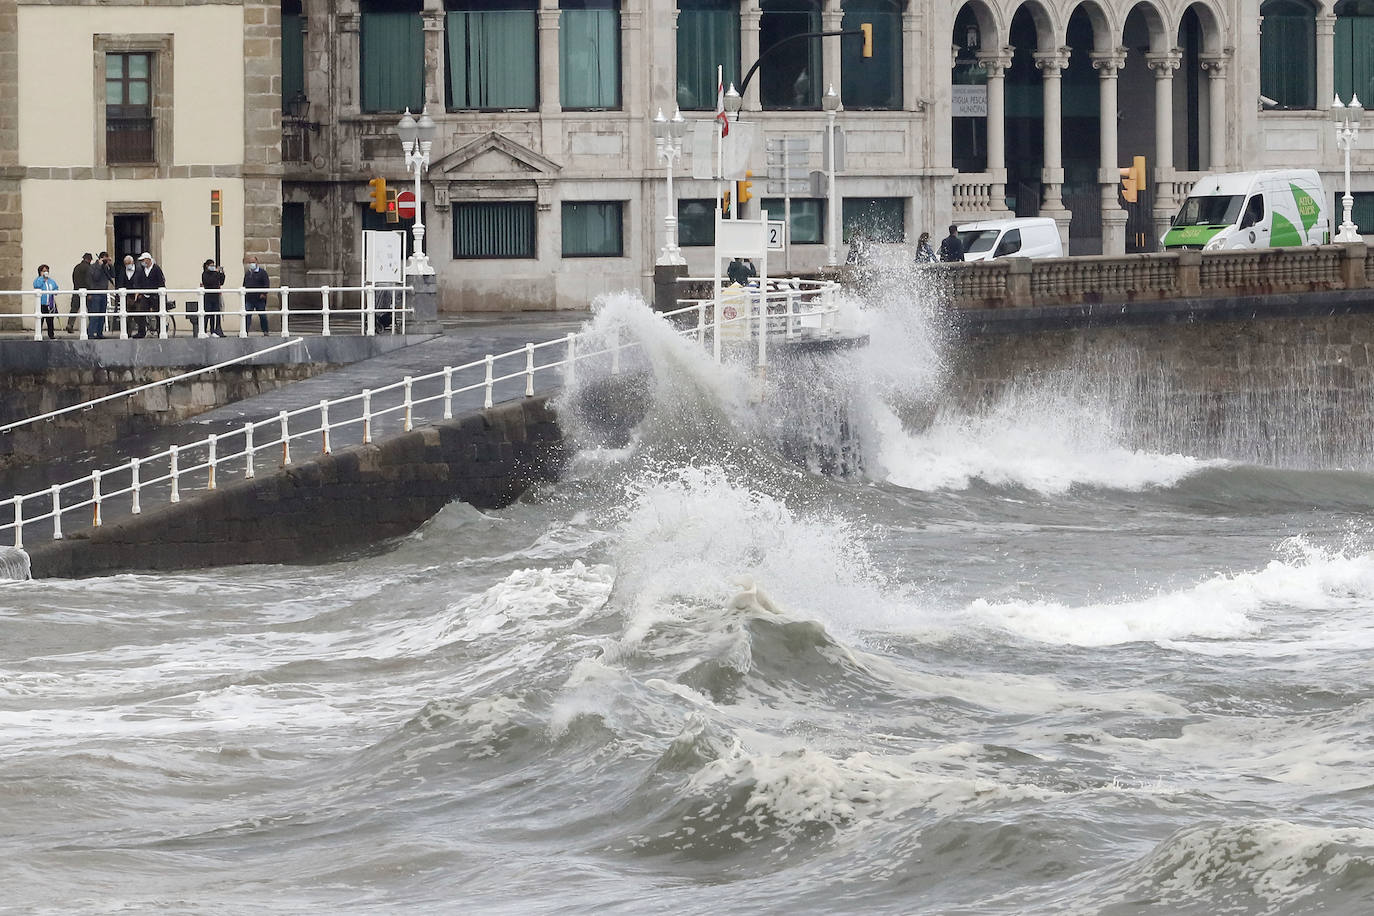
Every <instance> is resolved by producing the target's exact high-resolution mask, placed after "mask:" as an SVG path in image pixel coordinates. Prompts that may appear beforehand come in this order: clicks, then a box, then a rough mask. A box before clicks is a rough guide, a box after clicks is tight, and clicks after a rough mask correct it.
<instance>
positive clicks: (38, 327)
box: [19, 290, 57, 340]
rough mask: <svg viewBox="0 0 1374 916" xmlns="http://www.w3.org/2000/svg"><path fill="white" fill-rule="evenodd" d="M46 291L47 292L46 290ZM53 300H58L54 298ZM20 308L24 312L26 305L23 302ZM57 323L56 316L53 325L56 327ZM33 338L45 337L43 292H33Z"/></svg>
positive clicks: (40, 338)
mask: <svg viewBox="0 0 1374 916" xmlns="http://www.w3.org/2000/svg"><path fill="white" fill-rule="evenodd" d="M44 292H46V290H45V291H44ZM20 301H21V302H22V301H23V300H22V299H21V300H20ZM53 301H54V302H56V301H57V300H56V299H54V300H53ZM19 308H20V311H21V312H22V311H23V308H24V306H23V305H22V304H21V305H20V306H19ZM56 325H57V319H56V318H54V319H53V326H54V327H56ZM33 339H34V340H42V339H43V292H37V293H34V294H33Z"/></svg>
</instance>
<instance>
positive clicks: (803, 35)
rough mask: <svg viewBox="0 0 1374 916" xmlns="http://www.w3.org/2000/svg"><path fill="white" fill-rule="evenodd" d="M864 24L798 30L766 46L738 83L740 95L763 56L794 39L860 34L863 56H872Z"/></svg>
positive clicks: (869, 26)
mask: <svg viewBox="0 0 1374 916" xmlns="http://www.w3.org/2000/svg"><path fill="white" fill-rule="evenodd" d="M864 25H866V26H868V28H857V29H836V30H835V31H833V32H798V33H797V34H796V35H788V36H787V37H786V38H784V39H783V40H782V41H780V42H778V43H777V44H773V45H770V46H768V48H766V49H765V50H763V51H762V52H760V53H759V59H758V60H756V61H754V65H753V66H752V67H750V68H749V72H748V73H746V74H744V82H742V83H740V87H739V94H740V96H741V97H743V95H744V93H745V92H746V91H747V90H748V89H749V81H750V80H752V79H753V78H754V74H755V73H757V72H758V70H759V64H762V63H763V59H764V58H765V57H767V56H768V55H769V54H772V53H773V52H774V51H776V50H777V49H778V48H781V47H783V46H784V45H787V44H790V43H792V42H794V41H800V40H801V39H803V38H830V37H832V36H838V35H862V36H863V38H864V50H865V52H866V53H865V54H864V56H865V57H872V56H873V54H872V49H871V44H870V43H871V42H872V37H871V36H872V26H871V25H869V23H864ZM735 119H736V120H739V114H738V113H736V115H735Z"/></svg>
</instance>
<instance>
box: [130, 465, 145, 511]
mask: <svg viewBox="0 0 1374 916" xmlns="http://www.w3.org/2000/svg"><path fill="white" fill-rule="evenodd" d="M138 464H139V460H138V459H137V458H132V459H130V460H129V511H130V512H131V513H133V514H134V515H138V514H139V513H141V512H142V511H143V485H142V484H141V483H139V480H138Z"/></svg>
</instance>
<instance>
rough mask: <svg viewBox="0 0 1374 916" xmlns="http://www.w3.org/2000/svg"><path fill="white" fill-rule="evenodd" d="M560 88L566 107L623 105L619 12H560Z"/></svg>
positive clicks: (615, 106)
mask: <svg viewBox="0 0 1374 916" xmlns="http://www.w3.org/2000/svg"><path fill="white" fill-rule="evenodd" d="M558 89H559V101H560V104H561V105H562V106H563V107H564V108H619V107H620V13H619V11H617V10H606V9H600V10H585V9H580V10H573V9H568V10H563V11H562V13H560V14H559V17H558Z"/></svg>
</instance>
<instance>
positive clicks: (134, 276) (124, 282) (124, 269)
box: [110, 254, 142, 331]
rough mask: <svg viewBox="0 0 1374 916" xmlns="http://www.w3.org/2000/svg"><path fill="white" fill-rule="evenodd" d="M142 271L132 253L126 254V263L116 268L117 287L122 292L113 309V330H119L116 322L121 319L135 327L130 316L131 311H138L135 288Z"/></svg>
mask: <svg viewBox="0 0 1374 916" xmlns="http://www.w3.org/2000/svg"><path fill="white" fill-rule="evenodd" d="M141 271H142V268H141V267H139V266H138V265H137V264H135V263H134V256H133V255H131V254H126V255H125V256H124V264H123V265H122V266H120V267H116V268H115V289H118V290H120V294H119V300H118V304H117V305H116V306H115V308H114V309H113V311H114V312H115V314H114V316H113V317H112V318H111V319H110V322H111V325H110V329H111V330H114V331H117V330H119V327H118V325H117V324H115V322H118V321H121V320H123V321H124V322H125V327H126V328H130V329H131V328H132V327H133V324H132V323H131V319H130V318H129V312H136V311H138V307H137V306H136V305H135V304H134V302H135V298H136V296H135V293H134V290H137V289H138V283H139V282H140V281H139V280H138V275H139V273H140V272H141ZM121 313H122V315H123V317H122V319H121V317H120V316H121Z"/></svg>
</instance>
